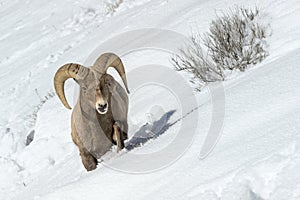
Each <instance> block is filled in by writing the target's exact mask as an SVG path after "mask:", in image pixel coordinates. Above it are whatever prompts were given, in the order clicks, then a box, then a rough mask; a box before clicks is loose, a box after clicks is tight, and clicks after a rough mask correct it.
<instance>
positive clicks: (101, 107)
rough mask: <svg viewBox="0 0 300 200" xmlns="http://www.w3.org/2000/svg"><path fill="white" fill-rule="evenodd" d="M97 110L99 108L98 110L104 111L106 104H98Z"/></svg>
mask: <svg viewBox="0 0 300 200" xmlns="http://www.w3.org/2000/svg"><path fill="white" fill-rule="evenodd" d="M99 108H100V109H105V108H107V103H106V104H103V105H101V104H99Z"/></svg>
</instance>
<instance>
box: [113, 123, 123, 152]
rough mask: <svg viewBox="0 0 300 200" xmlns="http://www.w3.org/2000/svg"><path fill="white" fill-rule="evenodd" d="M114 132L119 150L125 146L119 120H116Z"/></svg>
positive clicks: (114, 138)
mask: <svg viewBox="0 0 300 200" xmlns="http://www.w3.org/2000/svg"><path fill="white" fill-rule="evenodd" d="M113 128H114V133H113V140H114V141H115V142H116V143H117V152H119V151H120V150H121V149H123V148H124V140H123V137H122V135H121V130H120V125H119V123H118V122H115V123H114V125H113Z"/></svg>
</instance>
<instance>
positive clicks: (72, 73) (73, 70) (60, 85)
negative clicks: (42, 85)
mask: <svg viewBox="0 0 300 200" xmlns="http://www.w3.org/2000/svg"><path fill="white" fill-rule="evenodd" d="M88 70H89V69H88V68H86V67H84V66H82V65H79V64H74V63H68V64H65V65H63V66H61V67H60V68H59V69H58V70H57V72H56V73H55V76H54V88H55V92H56V94H57V96H58V98H59V99H60V101H61V102H62V104H63V105H64V106H65V107H66V108H67V109H71V107H70V105H69V104H68V102H67V99H66V96H65V90H64V85H65V81H66V80H67V79H69V78H74V79H84V78H85V77H86V75H87V72H88Z"/></svg>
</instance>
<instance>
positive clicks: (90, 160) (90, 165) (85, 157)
mask: <svg viewBox="0 0 300 200" xmlns="http://www.w3.org/2000/svg"><path fill="white" fill-rule="evenodd" d="M79 151H80V157H81V160H82V164H83V165H84V167H85V169H86V170H87V171H92V170H94V169H96V168H97V163H98V161H97V159H96V158H95V157H94V156H93V155H92V154H91V153H90V152H89V151H88V150H87V149H86V148H81V149H79Z"/></svg>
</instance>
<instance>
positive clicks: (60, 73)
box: [54, 53, 129, 171]
mask: <svg viewBox="0 0 300 200" xmlns="http://www.w3.org/2000/svg"><path fill="white" fill-rule="evenodd" d="M109 67H113V68H115V69H116V71H117V72H118V73H119V75H120V76H121V78H122V81H123V83H124V85H125V88H126V91H125V89H124V88H123V87H122V86H121V85H120V84H119V83H118V82H117V81H116V80H115V79H114V78H113V77H112V76H111V75H109V74H107V69H108V68H109ZM69 78H73V79H74V80H75V82H76V83H77V84H78V85H79V88H80V89H79V97H78V100H77V102H76V104H75V106H74V109H73V112H72V116H71V135H72V140H73V142H74V143H75V144H76V145H77V147H78V148H79V152H80V156H81V160H82V163H83V165H84V167H85V168H86V170H87V171H91V170H94V169H96V167H97V159H99V158H101V156H103V155H104V154H105V153H106V152H107V151H109V150H110V149H111V147H112V145H113V144H116V145H117V149H118V151H119V150H120V149H122V148H124V140H126V139H127V131H128V124H127V113H128V95H127V93H129V90H128V85H127V79H126V74H125V69H124V66H123V63H122V61H121V59H120V58H119V57H118V56H117V55H115V54H113V53H104V54H102V55H101V56H100V57H99V58H98V59H97V60H96V62H95V63H94V65H93V66H92V67H90V68H87V67H84V66H82V65H80V64H74V63H69V64H65V65H63V66H62V67H60V68H59V69H58V70H57V72H56V74H55V77H54V87H55V91H56V94H57V96H58V97H59V99H60V100H61V102H62V104H63V105H64V106H65V107H66V108H68V109H71V107H70V105H69V104H68V102H67V100H66V97H65V92H64V84H65V81H66V80H67V79H69Z"/></svg>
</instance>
